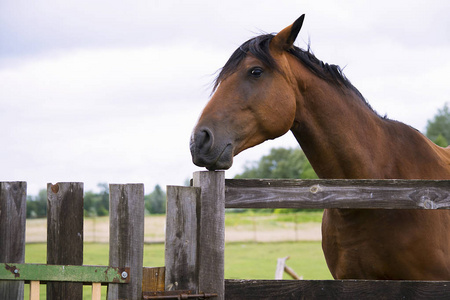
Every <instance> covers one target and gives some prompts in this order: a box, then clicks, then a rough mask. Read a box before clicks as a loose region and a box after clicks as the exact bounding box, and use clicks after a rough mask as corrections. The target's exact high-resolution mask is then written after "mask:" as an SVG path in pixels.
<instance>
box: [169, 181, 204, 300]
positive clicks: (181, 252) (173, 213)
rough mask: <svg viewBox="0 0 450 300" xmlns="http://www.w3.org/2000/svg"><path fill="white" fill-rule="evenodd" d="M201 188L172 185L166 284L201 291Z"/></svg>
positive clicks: (170, 287)
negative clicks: (198, 206)
mask: <svg viewBox="0 0 450 300" xmlns="http://www.w3.org/2000/svg"><path fill="white" fill-rule="evenodd" d="M199 199H200V188H193V187H181V186H168V187H167V209H166V222H167V223H166V224H167V225H166V244H165V266H166V273H165V275H166V278H165V287H166V290H167V291H171V290H191V291H192V290H193V291H194V292H195V293H197V292H198V290H197V288H198V268H197V235H198V233H197V203H198V201H199Z"/></svg>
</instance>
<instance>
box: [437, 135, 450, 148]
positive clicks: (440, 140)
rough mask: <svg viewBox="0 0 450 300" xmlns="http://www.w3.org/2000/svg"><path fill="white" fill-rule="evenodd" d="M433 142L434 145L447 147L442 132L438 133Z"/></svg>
mask: <svg viewBox="0 0 450 300" xmlns="http://www.w3.org/2000/svg"><path fill="white" fill-rule="evenodd" d="M433 142H434V143H435V144H436V145H438V146H441V147H447V146H448V141H447V139H446V138H445V137H444V136H443V135H442V134H439V135H438V137H437V138H436V139H435V140H434V141H433Z"/></svg>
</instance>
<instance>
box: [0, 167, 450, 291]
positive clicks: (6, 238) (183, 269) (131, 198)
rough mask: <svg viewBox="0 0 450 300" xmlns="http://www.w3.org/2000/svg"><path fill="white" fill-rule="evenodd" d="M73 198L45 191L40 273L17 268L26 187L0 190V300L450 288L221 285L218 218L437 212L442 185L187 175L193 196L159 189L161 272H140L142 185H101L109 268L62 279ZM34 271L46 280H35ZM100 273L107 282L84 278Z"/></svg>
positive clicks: (56, 188) (60, 188)
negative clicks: (35, 294) (309, 211)
mask: <svg viewBox="0 0 450 300" xmlns="http://www.w3.org/2000/svg"><path fill="white" fill-rule="evenodd" d="M82 190H83V184H81V183H58V184H56V185H51V184H49V185H48V188H47V192H48V224H49V225H48V250H47V252H48V253H47V262H48V265H43V266H35V265H31V264H24V240H25V235H24V232H25V211H26V210H25V206H26V183H24V182H5V183H0V241H1V243H0V262H3V264H0V266H2V267H0V269H2V270H0V279H1V280H6V281H0V299H22V298H23V281H31V282H32V283H33V284H32V285H31V287H32V288H33V287H36V286H39V284H38V282H37V281H39V280H40V281H45V282H49V283H48V284H47V298H48V299H81V285H82V283H83V282H84V283H86V282H87V283H94V285H93V287H94V288H95V290H96V291H98V287H99V284H101V283H103V284H108V299H171V298H172V299H190V298H214V299H238V300H239V299H360V298H369V299H430V298H433V299H439V298H446V297H448V295H449V292H450V282H420V281H415V282H412V281H367V280H325V281H321V280H313V281H311V280H299V281H292V280H225V278H224V248H225V208H383V209H441V208H442V209H444V208H450V181H419V180H414V181H406V180H225V174H224V172H196V173H194V178H193V181H192V187H176V186H168V187H167V225H166V244H165V247H166V249H165V250H166V253H165V268H164V267H160V268H143V266H142V257H143V254H142V249H143V236H144V234H143V225H144V199H143V198H144V193H143V185H142V184H127V185H110V263H109V265H110V266H107V267H101V266H98V267H92V268H91V267H86V266H82V267H79V268H80V269H78V272H79V273H80V274H77V275H75V276H72V277H70V276H68V275H70V274H66V273H69V272H68V271H67V268H68V267H67V265H72V266H71V267H73V265H78V266H80V265H82V263H83V262H82V257H83V256H82V249H83V247H82V244H83V227H82V224H83V192H82ZM80 224H81V225H80ZM80 253H81V254H80ZM53 264H54V265H56V267H53V268H54V269H51V268H52V266H50V265H53ZM36 267H37V268H38V269H40V270H44V269H47V270H46V272H47V273H48V274H47V273H46V275H45V276H44V275H42V274H40V275H36V274H34V273H35V270H34V271H33V270H32V269H33V268H36ZM58 267H59V269H58ZM95 268H97V269H95ZM102 268H106V269H102ZM109 269H112V271H113V272H112V274H111V276H110V277H108V276H106V275H105V276H102V278H98V277H96V278H93V277H92V274H94V275H95V274H98V273H102V274H106V273H107V272H106V270H109ZM2 272H3V273H2ZM124 272H125V273H124ZM5 273H6V274H5ZM50 273H51V274H50ZM55 274H56V275H55ZM88 275H89V276H88ZM114 276H115V277H114ZM54 281H62V282H54ZM117 282H120V283H117ZM125 282H128V283H125ZM122 283H125V284H122ZM94 288H93V289H94ZM96 295H97V296H96V297H98V294H97V292H96ZM93 297H94V293H93Z"/></svg>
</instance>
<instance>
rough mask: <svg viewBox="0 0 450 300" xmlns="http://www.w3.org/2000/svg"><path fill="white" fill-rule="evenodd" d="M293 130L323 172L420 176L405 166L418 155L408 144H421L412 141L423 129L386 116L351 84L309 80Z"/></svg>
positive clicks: (350, 175)
mask: <svg viewBox="0 0 450 300" xmlns="http://www.w3.org/2000/svg"><path fill="white" fill-rule="evenodd" d="M303 86H305V84H304V83H303ZM291 131H292V132H293V134H294V136H295V137H296V139H297V141H298V142H299V144H300V146H301V148H302V149H303V151H304V152H305V154H306V156H307V157H308V159H309V161H310V162H311V165H312V166H313V168H314V170H315V171H316V173H317V175H318V176H319V177H320V178H354V179H358V178H380V179H382V178H421V176H420V174H415V173H414V172H415V171H413V170H408V168H407V167H402V161H404V160H405V159H412V160H413V161H414V158H411V157H405V148H409V147H411V148H410V149H413V148H412V147H417V143H416V145H414V144H411V143H414V142H417V140H421V139H422V138H421V137H420V136H421V134H420V133H418V132H416V131H415V130H414V129H412V128H410V127H409V126H406V125H404V124H402V123H398V122H395V121H390V120H384V119H382V118H381V117H379V116H378V115H377V114H376V113H375V112H374V111H373V110H372V109H371V108H369V107H368V105H367V104H366V103H365V101H364V100H363V99H361V97H360V95H358V94H357V93H356V92H355V91H353V90H351V89H347V88H340V87H336V86H334V85H332V84H330V83H327V82H325V81H323V80H321V79H318V78H317V79H315V80H312V81H310V82H309V85H307V86H306V87H304V89H303V91H302V93H301V96H299V97H298V101H297V111H296V119H295V122H294V126H293V127H292V128H291ZM399 134H401V135H402V141H401V142H396V141H397V140H398V135H399ZM419 144H420V141H419ZM425 148H427V149H428V148H430V147H429V146H426V147H425ZM423 152H424V153H426V155H428V150H424V151H423ZM426 155H425V156H426ZM402 157H403V158H402ZM408 172H409V173H408ZM417 172H420V170H418V171H417Z"/></svg>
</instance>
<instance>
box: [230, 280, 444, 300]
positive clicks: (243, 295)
mask: <svg viewBox="0 0 450 300" xmlns="http://www.w3.org/2000/svg"><path fill="white" fill-rule="evenodd" d="M449 287H450V282H448V281H436V282H431V281H419V282H418V281H369V280H226V281H225V291H226V295H225V299H230V300H241V299H242V300H252V299H255V300H262V299H283V300H288V299H308V300H314V299H317V300H326V299H330V300H339V299H343V300H350V299H376V300H382V299H386V300H390V299H414V300H421V299H448V297H449Z"/></svg>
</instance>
